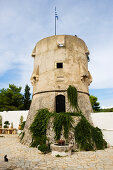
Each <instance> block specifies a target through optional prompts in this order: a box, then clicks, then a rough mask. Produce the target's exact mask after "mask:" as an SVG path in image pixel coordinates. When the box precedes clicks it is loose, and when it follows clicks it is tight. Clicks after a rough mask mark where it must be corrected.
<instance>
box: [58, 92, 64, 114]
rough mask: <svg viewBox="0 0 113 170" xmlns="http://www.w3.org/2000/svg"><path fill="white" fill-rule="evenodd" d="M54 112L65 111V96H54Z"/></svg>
mask: <svg viewBox="0 0 113 170" xmlns="http://www.w3.org/2000/svg"><path fill="white" fill-rule="evenodd" d="M56 112H57V113H60V112H65V96H64V95H58V96H56Z"/></svg>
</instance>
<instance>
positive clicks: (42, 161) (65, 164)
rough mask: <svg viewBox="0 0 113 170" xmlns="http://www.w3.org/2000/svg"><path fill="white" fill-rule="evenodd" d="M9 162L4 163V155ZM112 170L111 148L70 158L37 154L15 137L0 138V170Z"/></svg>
mask: <svg viewBox="0 0 113 170" xmlns="http://www.w3.org/2000/svg"><path fill="white" fill-rule="evenodd" d="M5 154H7V155H8V159H9V162H4V159H3V157H4V155H5ZM13 169H14V170H41V169H42V170H63V169H65V170H78V169H79V170H113V148H108V149H106V150H102V151H96V152H92V151H91V152H75V153H73V154H72V155H71V156H70V157H53V156H51V153H49V154H47V155H44V154H39V153H38V150H37V149H36V148H29V147H27V146H25V145H22V144H20V143H19V139H18V137H17V135H5V137H0V170H13Z"/></svg>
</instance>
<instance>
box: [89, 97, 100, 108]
mask: <svg viewBox="0 0 113 170" xmlns="http://www.w3.org/2000/svg"><path fill="white" fill-rule="evenodd" d="M97 100H98V98H97V97H95V96H92V95H91V96H90V102H91V105H92V108H93V111H99V109H100V103H99V102H97Z"/></svg>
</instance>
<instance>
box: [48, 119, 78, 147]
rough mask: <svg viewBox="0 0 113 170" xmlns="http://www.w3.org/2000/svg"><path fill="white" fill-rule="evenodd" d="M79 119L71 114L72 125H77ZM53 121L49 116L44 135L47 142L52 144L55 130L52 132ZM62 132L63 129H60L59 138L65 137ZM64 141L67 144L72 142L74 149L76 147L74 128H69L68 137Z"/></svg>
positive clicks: (63, 138) (54, 141)
mask: <svg viewBox="0 0 113 170" xmlns="http://www.w3.org/2000/svg"><path fill="white" fill-rule="evenodd" d="M80 119H81V118H80V117H77V116H73V120H74V123H73V127H75V126H77V124H78V123H79V121H80ZM53 121H54V120H53V118H51V119H50V121H49V123H48V127H47V132H46V136H47V139H48V141H49V143H53V144H54V143H56V140H55V132H54V129H53ZM63 134H64V133H63V130H62V132H61V138H60V139H62V140H65V137H64V135H63ZM66 142H67V143H69V144H72V145H73V146H74V149H76V148H77V146H76V143H75V138H74V129H71V130H70V131H69V138H68V140H67V141H66Z"/></svg>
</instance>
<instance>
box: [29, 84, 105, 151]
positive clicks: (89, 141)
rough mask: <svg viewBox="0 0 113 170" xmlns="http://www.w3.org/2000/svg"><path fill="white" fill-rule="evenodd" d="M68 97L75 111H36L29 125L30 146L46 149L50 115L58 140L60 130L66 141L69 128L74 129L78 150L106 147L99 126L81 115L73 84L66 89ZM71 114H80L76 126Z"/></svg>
mask: <svg viewBox="0 0 113 170" xmlns="http://www.w3.org/2000/svg"><path fill="white" fill-rule="evenodd" d="M67 94H68V99H69V101H70V105H71V106H72V107H73V108H74V111H75V109H76V111H77V112H73V113H51V112H49V111H48V110H47V109H41V110H39V111H38V112H37V114H36V116H35V119H34V121H33V123H32V124H31V126H30V131H31V133H32V143H31V146H32V147H37V146H38V145H41V150H45V148H46V149H47V146H45V145H46V141H47V137H46V131H47V126H48V122H49V120H50V118H51V117H53V118H54V120H53V129H54V132H55V139H56V140H59V139H60V137H61V132H62V130H63V131H64V137H65V139H66V140H67V141H68V137H69V131H70V129H72V128H73V129H74V134H75V142H76V143H77V144H78V147H79V149H80V150H86V151H89V150H96V149H104V148H106V147H107V143H106V141H105V140H104V139H103V135H102V132H101V130H100V129H99V128H97V127H96V128H95V127H93V126H92V125H91V124H90V123H89V122H88V120H87V119H86V118H85V117H84V116H83V114H82V112H81V110H80V108H79V106H78V98H77V90H76V88H75V87H74V86H69V88H68V89H67ZM73 116H80V117H81V120H80V122H79V123H78V124H77V126H76V127H73V122H74V120H73Z"/></svg>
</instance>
